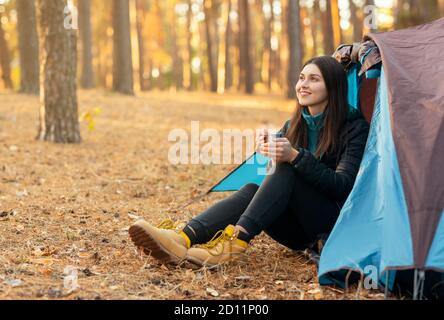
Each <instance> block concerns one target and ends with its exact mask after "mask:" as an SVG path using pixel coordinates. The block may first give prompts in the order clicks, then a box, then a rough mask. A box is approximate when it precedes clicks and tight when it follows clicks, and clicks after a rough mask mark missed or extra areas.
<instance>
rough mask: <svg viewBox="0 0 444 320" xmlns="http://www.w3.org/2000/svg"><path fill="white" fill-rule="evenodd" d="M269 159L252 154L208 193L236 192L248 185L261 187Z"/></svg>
mask: <svg viewBox="0 0 444 320" xmlns="http://www.w3.org/2000/svg"><path fill="white" fill-rule="evenodd" d="M268 162H269V159H268V158H267V157H265V156H263V155H261V154H260V153H254V154H253V155H252V156H251V157H250V158H248V159H247V160H246V161H245V162H244V163H243V164H241V165H240V166H239V167H237V168H236V169H235V170H234V171H233V172H231V173H230V174H229V175H228V176H227V177H226V178H224V179H223V180H222V181H220V182H219V183H218V184H216V185H215V186H214V187H213V188H212V189H211V190H210V192H224V191H237V190H239V189H241V188H242V187H243V186H245V185H247V184H249V183H255V184H257V185H261V184H262V182H263V181H264V179H265V177H266V172H267V166H268Z"/></svg>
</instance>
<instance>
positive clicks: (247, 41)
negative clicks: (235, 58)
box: [238, 0, 254, 94]
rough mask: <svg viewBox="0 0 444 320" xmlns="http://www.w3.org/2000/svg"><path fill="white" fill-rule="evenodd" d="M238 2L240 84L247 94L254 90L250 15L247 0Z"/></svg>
mask: <svg viewBox="0 0 444 320" xmlns="http://www.w3.org/2000/svg"><path fill="white" fill-rule="evenodd" d="M238 4H239V29H240V30H239V32H240V34H239V42H240V43H239V51H240V64H241V65H240V67H241V68H240V71H241V72H240V85H241V86H243V87H244V88H245V92H246V93H247V94H252V93H253V92H254V63H253V59H252V54H251V50H252V44H251V42H252V41H251V40H252V39H251V17H250V8H249V4H248V0H238Z"/></svg>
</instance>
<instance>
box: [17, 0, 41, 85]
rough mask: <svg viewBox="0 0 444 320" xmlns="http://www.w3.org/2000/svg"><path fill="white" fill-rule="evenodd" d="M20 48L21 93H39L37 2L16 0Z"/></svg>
mask: <svg viewBox="0 0 444 320" xmlns="http://www.w3.org/2000/svg"><path fill="white" fill-rule="evenodd" d="M16 5H17V29H18V47H19V55H20V92H22V93H29V94H38V93H39V87H40V83H39V40H38V35H37V21H36V14H35V2H34V1H29V0H16Z"/></svg>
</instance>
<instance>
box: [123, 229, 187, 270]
mask: <svg viewBox="0 0 444 320" xmlns="http://www.w3.org/2000/svg"><path fill="white" fill-rule="evenodd" d="M129 234H130V238H131V240H132V241H133V243H134V244H135V245H136V247H138V248H142V249H143V252H144V253H145V254H146V255H149V256H152V257H154V258H156V259H157V260H160V261H162V262H164V263H167V264H174V265H177V264H179V263H180V262H181V261H182V260H183V259H180V258H179V257H178V256H176V255H174V254H173V253H171V252H169V251H168V250H167V249H165V248H164V247H163V246H162V245H161V244H160V243H158V242H157V241H156V240H154V239H153V237H151V235H150V234H149V233H148V232H146V231H145V230H144V229H143V228H142V227H139V226H132V227H131V228H130V229H129Z"/></svg>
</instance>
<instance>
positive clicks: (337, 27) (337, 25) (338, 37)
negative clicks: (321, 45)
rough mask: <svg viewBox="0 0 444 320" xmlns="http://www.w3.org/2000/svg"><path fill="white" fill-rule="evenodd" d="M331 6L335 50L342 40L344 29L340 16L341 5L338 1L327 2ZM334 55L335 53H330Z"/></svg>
mask: <svg viewBox="0 0 444 320" xmlns="http://www.w3.org/2000/svg"><path fill="white" fill-rule="evenodd" d="M327 2H328V3H330V5H331V14H332V26H333V35H334V46H333V47H334V48H333V50H334V49H335V48H336V47H337V46H339V45H340V44H341V43H342V42H343V40H342V29H341V16H340V14H339V3H338V0H330V1H327ZM330 54H333V51H332V52H331V53H330Z"/></svg>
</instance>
